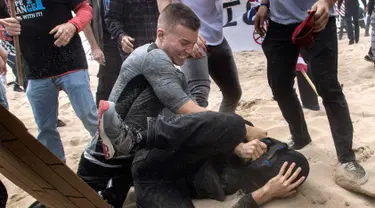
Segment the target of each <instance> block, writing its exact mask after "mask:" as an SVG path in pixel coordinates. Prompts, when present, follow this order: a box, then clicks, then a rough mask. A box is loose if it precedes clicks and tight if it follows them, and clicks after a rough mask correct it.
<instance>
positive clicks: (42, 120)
mask: <svg viewBox="0 0 375 208" xmlns="http://www.w3.org/2000/svg"><path fill="white" fill-rule="evenodd" d="M60 88H62V89H63V90H64V91H65V92H66V94H68V96H69V100H70V102H71V104H72V107H73V109H74V111H75V113H76V115H77V116H78V118H79V119H81V121H82V123H83V125H84V126H85V128H86V129H87V130H88V132H89V133H90V135H91V136H94V135H95V132H96V130H97V126H98V112H97V109H96V105H95V102H94V98H93V95H92V93H91V90H90V81H89V74H88V71H87V70H80V71H77V72H73V73H70V74H67V75H64V76H61V77H58V78H46V79H37V80H29V83H28V87H27V91H26V95H27V98H28V99H29V102H30V104H31V107H32V110H33V114H34V118H35V122H36V124H37V126H38V136H37V139H38V140H39V142H41V143H42V144H43V145H44V146H46V147H47V148H48V149H49V150H50V151H51V152H53V153H54V154H55V155H56V156H57V157H58V158H60V159H61V160H62V161H65V154H64V148H63V146H62V142H61V138H60V134H59V132H58V131H57V128H56V123H57V114H58V112H57V111H58V95H59V90H60Z"/></svg>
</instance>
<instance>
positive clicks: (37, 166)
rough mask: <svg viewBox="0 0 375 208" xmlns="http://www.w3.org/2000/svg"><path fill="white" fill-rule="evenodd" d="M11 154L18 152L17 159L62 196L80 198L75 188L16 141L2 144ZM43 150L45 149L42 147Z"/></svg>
mask: <svg viewBox="0 0 375 208" xmlns="http://www.w3.org/2000/svg"><path fill="white" fill-rule="evenodd" d="M3 145H4V146H6V147H7V148H8V150H10V151H11V152H15V153H16V152H18V153H20V154H17V157H18V158H19V159H21V160H22V161H24V163H25V164H26V165H27V166H28V167H30V168H31V169H33V170H34V171H35V172H36V173H37V174H39V175H40V176H41V177H42V178H44V179H45V180H46V181H47V182H48V183H49V184H51V185H52V186H53V187H54V188H56V189H58V190H59V191H60V192H61V193H62V194H64V195H66V196H76V197H81V196H82V194H80V193H79V192H78V191H77V190H76V189H75V188H73V187H72V186H71V185H70V184H68V183H67V182H66V181H65V180H64V179H62V178H61V177H60V176H59V175H57V174H56V173H55V172H54V171H53V170H52V169H51V168H50V167H49V166H48V165H47V164H45V163H44V162H43V161H42V160H40V159H39V158H38V157H36V156H35V155H34V154H33V152H31V151H30V150H29V149H27V148H26V147H25V146H24V145H22V144H21V143H20V142H19V141H18V140H17V141H11V142H6V143H4V144H3ZM43 148H45V147H44V146H43ZM62 166H63V167H66V166H65V164H62ZM66 168H68V167H66Z"/></svg>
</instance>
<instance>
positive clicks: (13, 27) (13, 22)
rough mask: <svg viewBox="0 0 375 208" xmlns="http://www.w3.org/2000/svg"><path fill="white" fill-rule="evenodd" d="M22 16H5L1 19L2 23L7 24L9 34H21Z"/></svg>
mask: <svg viewBox="0 0 375 208" xmlns="http://www.w3.org/2000/svg"><path fill="white" fill-rule="evenodd" d="M20 21H21V18H20V17H17V18H13V17H10V18H5V19H1V24H3V25H4V26H5V30H6V31H7V33H8V35H9V36H15V35H20V34H21V24H20Z"/></svg>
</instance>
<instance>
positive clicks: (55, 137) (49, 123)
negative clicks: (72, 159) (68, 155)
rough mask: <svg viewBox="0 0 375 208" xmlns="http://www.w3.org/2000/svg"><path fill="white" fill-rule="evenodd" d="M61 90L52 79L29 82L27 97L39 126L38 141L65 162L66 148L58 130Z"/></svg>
mask: <svg viewBox="0 0 375 208" xmlns="http://www.w3.org/2000/svg"><path fill="white" fill-rule="evenodd" d="M58 94H59V89H58V88H57V87H56V86H55V84H54V83H53V82H52V80H51V79H39V80H29V87H28V88H27V91H26V95H27V98H28V99H29V102H30V105H31V108H32V110H33V114H34V119H35V122H36V125H37V126H38V136H37V139H38V140H39V142H40V143H42V144H43V145H44V146H46V147H47V148H48V149H49V150H50V151H51V152H53V153H54V154H55V155H56V156H57V157H58V158H60V160H62V161H65V155H64V148H63V145H62V143H61V138H60V134H59V132H58V131H57V129H56V123H57V107H58V105H57V104H58V102H57V99H58Z"/></svg>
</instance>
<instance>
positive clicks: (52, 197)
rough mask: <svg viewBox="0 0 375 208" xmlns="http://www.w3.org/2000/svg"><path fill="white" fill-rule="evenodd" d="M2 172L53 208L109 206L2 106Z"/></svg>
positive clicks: (0, 163) (0, 107) (0, 170)
mask: <svg viewBox="0 0 375 208" xmlns="http://www.w3.org/2000/svg"><path fill="white" fill-rule="evenodd" d="M0 173H2V174H3V175H4V176H5V177H7V178H8V179H9V180H10V181H12V182H13V183H14V184H16V185H17V186H19V187H20V188H22V189H23V190H24V191H26V192H27V193H29V194H30V195H31V196H33V197H34V198H36V199H37V200H38V201H40V202H42V203H43V204H45V205H47V206H48V207H51V208H80V207H84V208H106V207H110V206H109V205H108V204H107V203H106V202H104V201H103V200H102V199H101V198H100V196H99V195H98V194H97V193H96V192H95V191H94V190H92V189H91V188H90V186H88V185H87V184H86V183H85V182H84V181H82V180H81V179H80V178H79V177H78V176H77V175H76V174H75V173H74V172H73V171H72V170H71V169H70V168H69V167H68V166H66V165H65V164H64V163H63V162H62V161H61V160H60V159H58V158H57V157H56V156H55V155H54V154H53V153H52V152H50V151H49V150H48V149H47V148H46V147H44V146H43V145H42V144H41V143H39V141H37V140H36V139H35V138H34V137H33V136H32V135H31V134H30V133H29V132H28V131H27V129H26V127H25V125H24V124H23V123H22V122H21V121H20V120H19V119H18V118H17V117H15V116H14V115H13V114H12V113H10V112H9V111H8V110H6V109H5V108H4V107H3V106H1V105H0Z"/></svg>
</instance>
